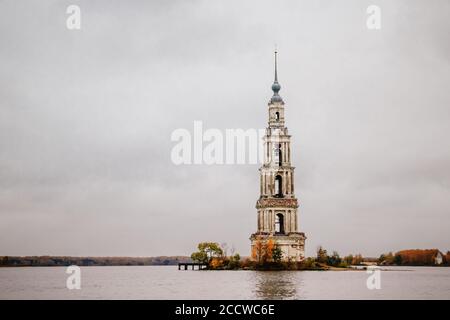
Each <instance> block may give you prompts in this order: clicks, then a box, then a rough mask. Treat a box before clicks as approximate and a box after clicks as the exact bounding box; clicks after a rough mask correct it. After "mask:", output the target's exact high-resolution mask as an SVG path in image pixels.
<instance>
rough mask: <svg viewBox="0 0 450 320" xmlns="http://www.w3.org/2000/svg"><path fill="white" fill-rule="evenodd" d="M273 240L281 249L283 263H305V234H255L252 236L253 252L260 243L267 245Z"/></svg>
mask: <svg viewBox="0 0 450 320" xmlns="http://www.w3.org/2000/svg"><path fill="white" fill-rule="evenodd" d="M269 239H271V240H272V241H273V242H274V244H275V246H276V247H278V248H280V249H281V252H282V260H283V261H297V262H300V261H303V260H304V259H305V240H306V236H305V234H304V233H303V232H290V233H288V234H279V233H275V234H271V233H263V232H260V233H254V234H252V235H251V236H250V240H251V246H252V252H253V250H254V248H255V246H256V244H257V243H258V242H261V243H265V242H267V241H268V240H269Z"/></svg>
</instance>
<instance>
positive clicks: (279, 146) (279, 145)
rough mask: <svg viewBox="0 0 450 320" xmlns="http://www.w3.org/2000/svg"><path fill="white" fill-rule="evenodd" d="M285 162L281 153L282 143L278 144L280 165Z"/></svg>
mask: <svg viewBox="0 0 450 320" xmlns="http://www.w3.org/2000/svg"><path fill="white" fill-rule="evenodd" d="M282 162H283V153H282V152H281V143H279V144H278V165H279V166H281V163H282Z"/></svg>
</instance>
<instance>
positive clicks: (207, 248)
mask: <svg viewBox="0 0 450 320" xmlns="http://www.w3.org/2000/svg"><path fill="white" fill-rule="evenodd" d="M197 248H198V251H197V252H194V253H192V254H191V259H192V260H193V261H198V262H200V263H209V262H211V259H212V258H217V257H220V256H222V254H223V250H222V249H221V248H220V246H219V244H218V243H216V242H201V243H199V244H198V246H197Z"/></svg>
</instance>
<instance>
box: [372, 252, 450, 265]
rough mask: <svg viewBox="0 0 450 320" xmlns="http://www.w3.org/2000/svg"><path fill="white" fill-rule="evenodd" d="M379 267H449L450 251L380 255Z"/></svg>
mask: <svg viewBox="0 0 450 320" xmlns="http://www.w3.org/2000/svg"><path fill="white" fill-rule="evenodd" d="M377 262H378V264H379V265H397V266H450V251H447V253H445V254H444V253H442V252H441V251H439V250H438V249H408V250H401V251H398V252H396V253H395V254H394V253H392V252H389V253H385V254H382V255H381V256H380V257H379V258H378V261H377Z"/></svg>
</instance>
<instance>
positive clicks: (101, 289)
mask: <svg viewBox="0 0 450 320" xmlns="http://www.w3.org/2000/svg"><path fill="white" fill-rule="evenodd" d="M65 271H66V268H63V267H31V268H0V299H450V268H432V267H429V268H428V267H390V268H388V270H386V271H381V289H380V290H369V289H367V287H366V280H367V278H368V277H369V275H368V274H367V273H366V272H365V271H281V272H268V271H265V272H263V271H191V270H189V271H179V270H178V268H177V267H173V266H143V267H140V266H139V267H138V266H136V267H83V268H81V289H80V290H68V289H67V288H66V279H67V277H68V276H69V275H67V274H66V273H65Z"/></svg>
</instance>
